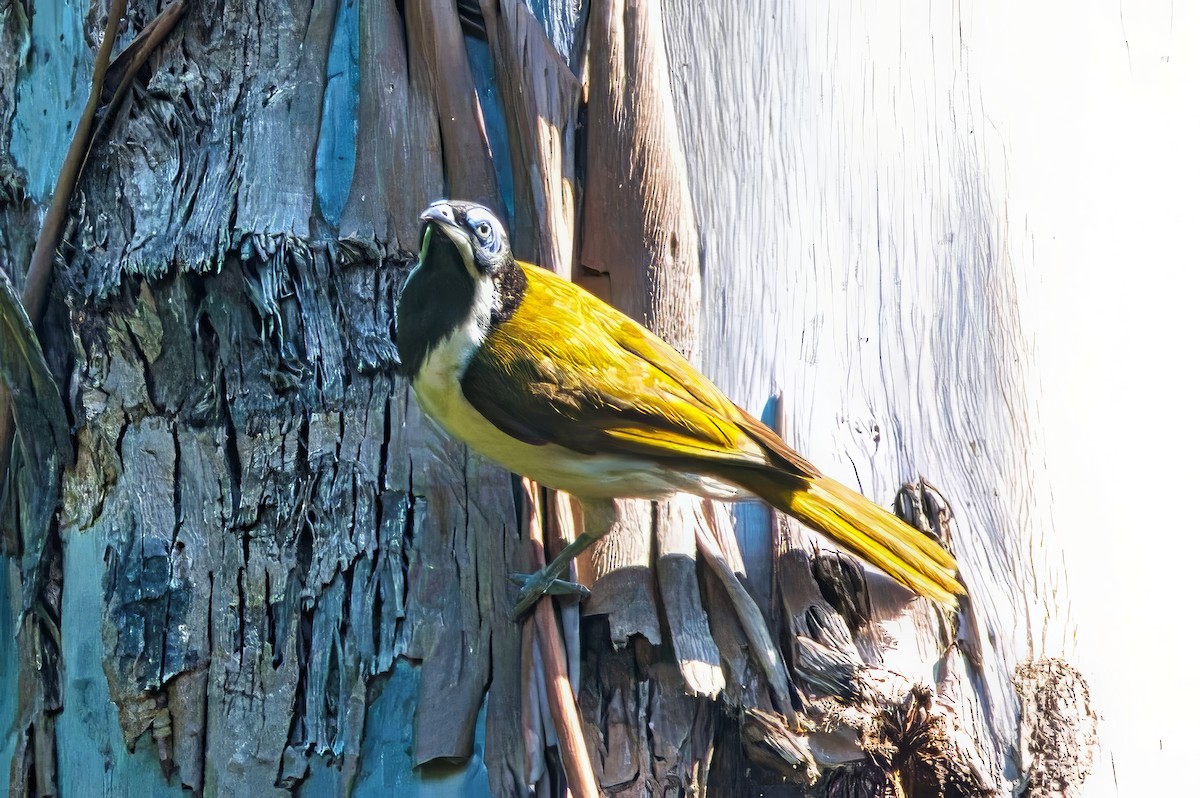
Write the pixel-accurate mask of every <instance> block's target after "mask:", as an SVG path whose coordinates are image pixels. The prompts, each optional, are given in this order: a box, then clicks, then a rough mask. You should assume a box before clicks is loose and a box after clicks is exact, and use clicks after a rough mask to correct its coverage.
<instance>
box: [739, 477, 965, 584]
mask: <svg viewBox="0 0 1200 798" xmlns="http://www.w3.org/2000/svg"><path fill="white" fill-rule="evenodd" d="M739 476H740V478H739V479H738V480H737V481H738V483H739V484H741V485H742V486H743V487H745V488H747V489H748V490H751V491H753V492H754V493H757V494H758V495H759V496H761V497H762V498H763V500H764V501H766V502H767V503H769V504H771V505H772V506H773V507H775V508H776V509H777V510H779V511H780V512H783V513H786V514H788V515H790V516H792V517H794V518H797V519H799V520H801V521H803V522H804V523H806V524H809V525H810V526H812V527H814V528H815V529H816V530H817V531H819V532H822V533H824V534H825V535H826V536H827V537H829V538H830V539H831V540H832V541H833V542H834V543H837V544H838V545H840V546H842V547H843V548H845V549H847V550H848V551H850V552H851V553H853V554H856V555H857V556H859V557H861V558H862V559H863V560H865V561H867V562H869V563H870V564H871V565H874V566H875V567H876V568H878V569H880V570H881V571H883V572H884V573H886V574H887V575H888V576H890V577H892V578H893V579H895V580H896V581H897V582H899V583H900V584H902V585H904V586H905V587H907V588H909V589H910V590H912V591H913V592H914V593H917V594H918V595H922V596H925V597H926V598H929V599H932V600H933V601H937V602H939V603H941V604H945V605H947V606H950V607H953V606H957V604H958V599H957V598H956V596H957V595H958V594H961V593H964V592H965V590H964V589H963V586H962V585H961V584H959V582H958V580H957V579H956V578H955V575H956V573H957V571H958V567H957V565H956V564H955V562H954V558H953V557H951V556H950V554H949V553H948V552H947V551H946V550H945V549H943V548H942V547H941V546H939V545H938V544H937V543H936V542H935V541H933V540H931V539H930V538H929V537H927V536H926V535H924V534H922V533H921V532H919V531H917V530H916V529H913V528H912V527H911V526H909V525H908V524H906V523H905V522H904V521H902V520H900V519H899V518H897V517H896V516H895V515H892V514H891V513H889V512H888V511H887V510H884V509H883V508H882V507H880V506H879V505H877V504H875V503H874V502H872V501H870V500H869V499H866V498H864V497H863V496H860V495H859V494H858V493H855V492H854V491H852V490H850V489H849V488H847V487H846V486H845V485H842V484H840V483H838V482H835V481H834V480H832V479H829V478H827V477H817V478H815V479H812V480H804V481H801V480H800V479H799V478H797V477H792V476H790V475H785V474H779V473H769V472H754V473H749V474H743V475H739Z"/></svg>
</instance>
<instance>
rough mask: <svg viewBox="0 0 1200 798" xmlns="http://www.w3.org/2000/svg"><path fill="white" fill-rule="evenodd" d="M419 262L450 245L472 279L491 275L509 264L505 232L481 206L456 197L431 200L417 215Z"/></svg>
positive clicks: (510, 260)
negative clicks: (422, 225)
mask: <svg viewBox="0 0 1200 798" xmlns="http://www.w3.org/2000/svg"><path fill="white" fill-rule="evenodd" d="M421 221H422V222H424V224H425V226H424V228H423V229H422V231H421V262H422V263H424V262H426V260H427V258H429V257H430V256H431V255H435V254H436V253H437V252H438V251H439V250H444V248H445V247H446V245H447V244H453V245H454V248H455V249H456V250H457V251H458V256H459V259H460V260H461V261H462V263H463V265H464V266H466V267H467V269H468V270H469V271H472V272H473V274H471V276H472V277H473V278H475V279H480V278H483V277H495V276H497V275H498V274H499V273H500V272H502V271H504V270H505V269H506V268H507V267H508V266H509V265H510V264H511V263H512V259H513V256H512V250H511V248H510V247H509V244H508V235H507V234H506V233H505V232H504V226H503V225H502V224H501V223H500V220H499V219H497V218H496V215H495V214H494V213H492V212H491V211H490V210H488V209H487V208H485V207H483V206H482V205H476V204H474V203H471V202H460V201H457V200H441V201H438V202H435V203H433V204H432V205H430V206H429V207H428V208H426V209H425V211H424V213H422V214H421Z"/></svg>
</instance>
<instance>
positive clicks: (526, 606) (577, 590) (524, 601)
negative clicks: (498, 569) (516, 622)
mask: <svg viewBox="0 0 1200 798" xmlns="http://www.w3.org/2000/svg"><path fill="white" fill-rule="evenodd" d="M508 580H509V581H510V582H512V583H513V584H515V585H520V586H521V590H520V591H519V592H518V593H517V606H516V609H515V610H514V611H513V617H515V618H520V617H521V616H522V615H524V614H525V613H526V612H528V611H529V610H530V608H532V607H533V605H534V603H535V602H536V601H537V600H538V599H539V598H541V597H542V596H579V597H580V598H587V597H588V595H589V594H591V591H590V590H588V589H587V588H586V587H584V586H583V585H581V584H579V583H578V582H569V581H567V580H565V579H558V578H557V577H556V576H555V575H554V573H553V572H552V571H550V570H549V569H548V568H543V569H542V570H540V571H538V572H537V573H535V574H509V577H508Z"/></svg>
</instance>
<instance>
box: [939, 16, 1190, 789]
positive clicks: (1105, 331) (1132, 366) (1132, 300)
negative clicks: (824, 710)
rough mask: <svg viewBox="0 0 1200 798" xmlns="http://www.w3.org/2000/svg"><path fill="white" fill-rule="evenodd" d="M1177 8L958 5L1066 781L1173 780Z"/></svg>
mask: <svg viewBox="0 0 1200 798" xmlns="http://www.w3.org/2000/svg"><path fill="white" fill-rule="evenodd" d="M984 5H987V6H991V7H989V8H983V6H984ZM1198 7H1200V4H1197V3H1193V2H1186V1H1185V2H1172V0H1136V2H1134V1H1133V0H1126V2H1123V3H1121V2H1116V1H1115V0H1113V1H1111V2H1102V3H1096V2H1083V1H1082V0H1080V1H1078V2H1072V1H1071V0H1055V1H1054V2H1050V3H1047V2H1034V1H1033V0H1018V2H1009V3H1001V4H972V7H971V10H970V11H969V12H968V11H966V10H965V9H964V12H963V13H964V15H966V16H968V17H969V18H970V30H971V33H970V34H969V35H968V36H967V39H968V41H969V42H970V43H971V46H970V47H969V54H968V59H969V65H970V66H969V73H970V75H971V77H972V79H973V80H974V81H976V86H977V87H978V90H979V94H980V96H981V100H982V105H983V109H984V112H985V113H986V114H987V116H988V117H989V118H990V121H991V122H992V124H993V126H994V128H995V134H996V135H995V137H994V138H993V139H992V140H993V141H1001V142H1003V143H1004V144H1005V146H1006V147H1007V150H1008V152H1007V172H1008V175H1007V183H1008V185H1007V196H1008V219H1009V225H1010V243H1011V245H1012V249H1013V252H1012V257H1013V259H1014V261H1015V265H1016V270H1017V272H1018V273H1020V274H1024V275H1028V278H1027V279H1028V285H1027V286H1026V290H1027V292H1028V299H1029V301H1028V302H1027V303H1026V305H1025V307H1026V309H1027V310H1028V311H1029V313H1028V314H1027V321H1028V325H1029V329H1030V331H1031V332H1032V333H1033V334H1034V337H1035V343H1036V346H1037V349H1038V354H1039V367H1038V371H1039V372H1040V377H1041V380H1042V388H1043V401H1042V403H1041V417H1042V424H1043V427H1044V430H1045V435H1046V444H1047V454H1048V465H1049V468H1050V473H1051V475H1052V478H1053V483H1052V490H1053V493H1054V515H1055V519H1056V523H1057V532H1058V535H1059V537H1060V539H1061V540H1062V541H1063V544H1064V545H1065V546H1066V548H1067V553H1066V562H1067V570H1068V587H1069V589H1070V596H1071V602H1072V607H1071V614H1072V617H1073V619H1074V621H1075V623H1076V624H1077V626H1078V629H1079V632H1078V651H1077V656H1076V657H1075V658H1074V659H1075V660H1076V662H1078V664H1080V665H1081V666H1082V668H1083V669H1084V671H1085V675H1086V676H1087V677H1088V678H1089V680H1090V681H1091V684H1092V690H1093V698H1094V700H1095V703H1096V706H1097V707H1098V708H1099V710H1100V711H1101V713H1102V715H1103V718H1104V720H1103V724H1102V726H1101V735H1102V741H1103V743H1104V744H1105V747H1104V750H1103V752H1102V754H1101V756H1100V759H1099V761H1097V762H1096V763H1095V772H1096V775H1094V776H1093V778H1092V779H1091V781H1090V782H1089V784H1088V789H1087V791H1086V795H1087V796H1088V798H1104V797H1105V796H1114V795H1125V796H1144V795H1176V794H1181V793H1179V792H1178V790H1179V789H1180V788H1181V785H1184V784H1189V783H1192V784H1194V777H1193V776H1194V758H1195V753H1194V749H1195V745H1194V736H1195V735H1194V732H1192V731H1191V730H1190V727H1192V726H1194V724H1195V719H1196V717H1197V716H1200V689H1198V688H1197V684H1198V683H1200V679H1197V671H1198V669H1200V668H1198V665H1197V660H1198V657H1197V645H1196V638H1197V630H1196V623H1195V620H1194V612H1195V610H1194V608H1193V607H1192V604H1193V603H1194V602H1195V601H1196V595H1197V592H1196V585H1197V584H1198V583H1200V545H1198V544H1197V537H1198V532H1200V519H1198V516H1197V513H1196V505H1197V501H1196V499H1197V493H1198V487H1200V467H1198V466H1197V462H1198V460H1200V431H1198V422H1197V412H1198V410H1200V402H1198V392H1197V385H1198V384H1200V355H1198V353H1197V343H1198V342H1200V335H1198V333H1197V326H1198V324H1200V258H1198V257H1197V247H1198V245H1200V8H1198ZM1114 772H1115V785H1114V775H1113V774H1114Z"/></svg>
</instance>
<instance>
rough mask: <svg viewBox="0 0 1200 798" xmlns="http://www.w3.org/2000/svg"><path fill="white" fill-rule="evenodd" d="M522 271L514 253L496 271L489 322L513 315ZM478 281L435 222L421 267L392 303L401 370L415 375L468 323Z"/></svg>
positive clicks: (522, 287) (522, 292) (521, 285)
mask: <svg viewBox="0 0 1200 798" xmlns="http://www.w3.org/2000/svg"><path fill="white" fill-rule="evenodd" d="M526 282H527V281H526V279H525V272H524V271H523V270H522V269H521V267H520V266H519V265H517V263H516V262H515V261H513V260H512V258H511V257H510V258H509V261H508V263H507V264H506V265H505V266H504V267H502V268H501V269H500V272H499V274H498V275H497V276H496V289H497V292H498V294H499V302H498V303H497V307H496V308H495V309H493V310H492V316H491V319H490V322H491V326H492V327H494V326H495V325H497V324H501V323H503V322H505V321H507V320H508V319H510V318H512V315H513V313H515V312H516V310H517V307H518V306H519V305H520V304H521V300H522V298H523V297H524V295H525V287H526ZM476 290H477V285H476V282H475V278H474V277H473V276H472V275H471V274H470V273H469V272H468V270H467V267H466V264H464V263H463V262H462V257H461V255H460V254H459V252H458V248H457V247H456V246H455V245H454V242H453V241H451V240H450V239H449V238H448V237H447V236H446V235H445V234H444V233H442V232H441V231H440V230H438V229H437V227H436V226H434V229H433V230H432V231H430V236H429V247H428V249H426V251H425V257H424V258H423V259H422V261H421V264H420V268H418V269H417V270H416V271H414V272H413V273H412V274H411V275H410V276H409V279H408V282H406V283H405V284H404V290H403V291H402V292H401V294H400V301H399V303H398V305H397V308H396V349H397V350H398V351H399V353H400V373H401V374H403V375H404V376H405V377H407V378H408V379H410V380H411V379H413V378H414V377H416V375H417V372H418V371H420V369H421V366H422V365H423V364H424V362H425V358H426V357H428V356H429V352H430V351H431V350H432V349H433V348H434V347H435V346H437V345H438V344H439V343H441V342H442V341H443V340H445V339H446V338H448V337H449V336H450V334H451V333H453V332H454V331H455V330H456V329H458V328H459V327H461V326H462V325H463V324H464V323H466V322H467V321H468V320H469V318H470V315H471V312H472V306H473V305H474V303H475V292H476Z"/></svg>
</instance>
